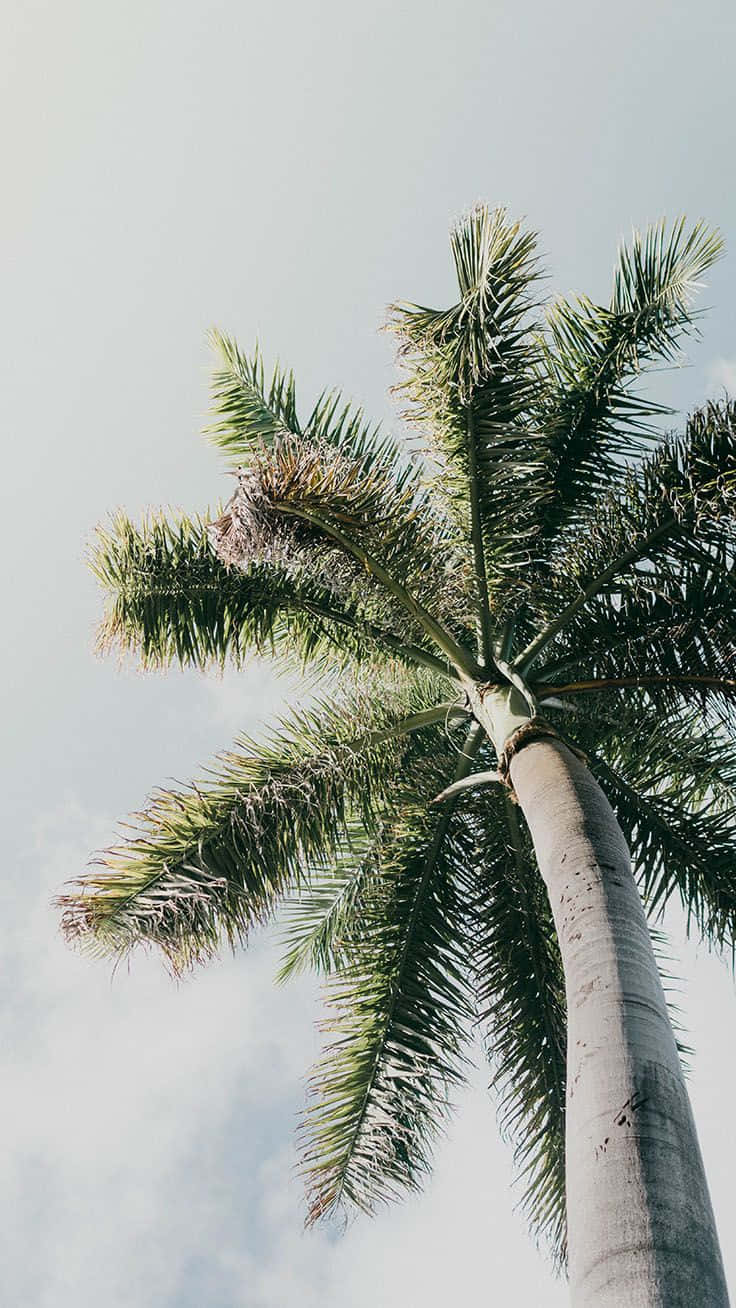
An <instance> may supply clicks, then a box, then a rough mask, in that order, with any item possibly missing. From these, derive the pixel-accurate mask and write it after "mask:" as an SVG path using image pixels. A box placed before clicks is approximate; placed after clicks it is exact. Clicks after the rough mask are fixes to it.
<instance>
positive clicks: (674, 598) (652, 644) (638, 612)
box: [537, 539, 736, 707]
mask: <svg viewBox="0 0 736 1308" xmlns="http://www.w3.org/2000/svg"><path fill="white" fill-rule="evenodd" d="M734 601H736V564H735V563H734V560H733V558H732V557H730V552H729V551H728V550H726V549H723V548H719V549H715V548H714V549H712V550H705V549H702V548H701V547H700V546H697V545H695V544H694V543H693V542H692V541H691V540H687V539H685V540H683V541H680V542H678V545H677V552H676V554H675V555H674V556H672V557H666V556H665V557H661V556H658V558H657V561H656V566H655V567H652V568H650V569H647V570H644V569H642V570H641V571H639V572H637V573H636V574H634V575H633V576H632V577H629V578H627V579H626V582H625V584H622V585H621V586H620V587H619V588H617V590H616V592H614V593H613V594H611V593H605V592H604V593H601V594H598V595H596V596H595V597H594V598H592V599H591V600H590V602H589V603H588V604H587V605H586V606H585V608H584V609H581V610H580V611H579V612H578V613H577V614H576V615H575V617H574V619H573V620H572V622H571V623H570V624H569V625H568V626H567V627H566V628H565V629H564V631H563V632H562V633H561V640H560V641H559V642H558V643H557V645H556V646H555V647H554V652H553V655H552V657H551V660H550V662H549V663H548V664H547V665H545V666H543V667H541V668H540V669H539V671H538V674H537V675H538V682H537V693H539V694H541V693H542V688H543V686H544V683H547V685H548V686H549V687H550V689H549V690H548V691H547V693H548V694H551V695H559V694H560V693H565V686H564V683H565V682H572V683H574V682H575V681H583V680H588V681H590V682H591V684H593V685H595V684H596V683H598V684H599V685H600V686H601V687H603V688H605V686H606V684H607V683H609V682H614V681H615V680H619V681H621V682H625V681H626V680H629V681H630V682H631V683H632V684H635V683H636V682H637V681H638V682H639V684H640V685H642V686H646V687H647V689H648V694H649V696H650V698H652V699H653V700H655V701H656V702H658V703H660V704H663V705H667V704H672V703H673V701H676V700H678V699H679V700H681V701H682V700H683V698H684V699H685V700H687V699H692V697H693V696H699V697H700V698H701V700H702V697H705V698H706V699H712V698H715V699H716V700H718V701H720V702H721V703H722V704H723V706H724V707H728V705H729V704H731V703H732V702H733V700H734V693H735V692H736V618H735V617H734V614H735V612H736V607H735V603H734ZM654 670H656V671H654Z"/></svg>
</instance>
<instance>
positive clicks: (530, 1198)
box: [467, 794, 566, 1262]
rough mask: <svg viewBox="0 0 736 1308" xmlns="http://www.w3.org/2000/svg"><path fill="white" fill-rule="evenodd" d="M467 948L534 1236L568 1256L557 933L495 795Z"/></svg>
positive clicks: (477, 867) (482, 836)
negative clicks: (566, 1251) (566, 1252)
mask: <svg viewBox="0 0 736 1308" xmlns="http://www.w3.org/2000/svg"><path fill="white" fill-rule="evenodd" d="M473 821H474V825H475V829H476V842H477V849H476V856H475V858H474V859H473V861H472V864H471V866H472V868H473V873H472V882H473V885H472V891H471V893H469V894H468V898H467V902H468V903H469V905H470V910H471V914H470V926H469V948H470V949H471V950H472V952H471V953H470V957H471V958H472V967H473V975H474V986H475V989H476V1003H477V1006H478V1010H479V1012H480V1020H481V1032H482V1034H483V1038H484V1043H485V1047H486V1050H487V1053H488V1057H489V1060H490V1062H491V1066H492V1068H493V1082H492V1085H493V1087H494V1089H495V1091H496V1093H497V1095H498V1098H499V1112H500V1121H501V1126H502V1129H503V1130H504V1132H505V1134H507V1135H508V1136H509V1137H510V1138H511V1139H512V1140H513V1142H514V1144H515V1159H516V1164H517V1167H518V1168H519V1180H520V1181H521V1183H522V1185H523V1196H522V1204H523V1207H524V1210H525V1211H526V1213H527V1215H528V1217H529V1220H530V1222H531V1224H532V1227H533V1229H534V1230H535V1232H536V1234H537V1236H538V1237H539V1238H540V1239H541V1240H542V1241H543V1242H545V1243H546V1244H547V1245H548V1246H549V1248H550V1250H551V1252H552V1255H553V1257H554V1258H555V1259H556V1260H557V1261H558V1262H564V1259H565V1248H566V1221H565V1045H566V1011H565V986H564V978H563V974H562V963H561V960H560V954H559V949H558V946H557V938H556V935H555V930H554V924H553V922H552V914H551V912H550V907H549V900H548V896H547V891H546V889H545V886H544V883H543V881H542V879H541V877H540V875H539V872H538V870H537V866H536V861H535V858H534V852H533V849H532V846H531V841H530V838H529V835H528V832H527V831H526V828H522V826H521V824H520V822H519V819H518V816H517V810H516V809H515V808H514V806H513V805H512V804H511V802H510V801H509V800H508V799H504V798H502V797H499V796H497V795H495V794H493V795H491V796H488V795H486V796H485V797H484V798H483V799H481V800H476V801H475V803H474V809H473Z"/></svg>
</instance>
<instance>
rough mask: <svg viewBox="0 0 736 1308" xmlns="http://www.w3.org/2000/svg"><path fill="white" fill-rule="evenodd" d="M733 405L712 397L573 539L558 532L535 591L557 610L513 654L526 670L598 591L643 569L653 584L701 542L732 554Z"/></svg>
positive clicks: (613, 589)
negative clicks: (661, 570) (548, 573)
mask: <svg viewBox="0 0 736 1308" xmlns="http://www.w3.org/2000/svg"><path fill="white" fill-rule="evenodd" d="M735 470H736V404H733V403H724V404H709V405H707V406H706V407H705V408H703V409H700V410H697V411H696V412H695V413H694V414H692V415H691V416H690V418H689V419H688V423H687V429H686V432H685V434H684V435H683V436H679V437H677V436H672V437H669V438H668V439H667V440H665V441H664V442H663V443H662V444H661V445H660V446H659V448H658V449H657V450H655V451H654V452H653V453H652V454H650V455H649V456H648V457H647V458H646V459H644V460H642V462H641V463H640V464H639V466H638V467H637V468H636V470H635V471H629V472H628V473H627V474H626V478H625V480H624V484H623V486H622V488H621V489H619V490H617V491H614V492H613V493H612V494H610V495H609V496H607V497H606V498H605V499H602V500H599V501H598V503H597V504H596V506H595V509H594V511H591V513H590V515H589V517H588V518H587V519H586V520H585V521H584V522H583V523H582V524H581V529H580V531H579V533H578V534H577V535H576V537H575V539H574V540H573V539H567V538H565V539H562V540H561V541H560V543H559V545H558V549H557V551H556V552H555V554H554V555H553V558H552V564H553V567H554V575H553V577H550V578H548V579H547V583H546V587H545V588H544V590H540V594H539V596H538V600H537V602H538V608H539V609H544V608H545V607H546V609H547V611H548V613H549V612H550V610H551V609H552V607H553V606H554V607H556V608H557V612H556V614H555V615H554V616H550V617H549V619H548V620H547V621H543V622H542V623H541V624H540V625H541V630H539V631H538V632H537V635H536V636H535V637H534V639H533V640H531V641H530V642H529V644H528V645H527V646H526V648H525V649H524V650H522V651H521V653H520V654H519V655H517V657H516V659H515V661H514V666H515V667H516V668H518V669H520V670H528V669H529V668H530V667H531V665H532V663H533V662H534V661H535V660H536V659H537V658H538V657H539V654H540V653H541V652H542V650H544V649H545V648H546V647H547V646H548V645H550V644H551V643H552V642H553V641H555V639H556V638H557V637H558V635H559V633H560V632H562V631H563V630H564V628H565V627H567V626H568V625H569V624H570V622H571V621H572V620H573V619H574V618H576V617H577V616H578V615H579V614H582V612H583V611H586V610H587V606H588V605H589V604H590V602H591V600H593V599H595V598H596V597H597V596H600V595H601V594H608V595H610V596H614V597H615V596H617V595H619V594H620V593H621V591H622V589H625V588H626V587H627V586H628V585H629V584H630V582H631V578H632V577H637V576H638V575H639V574H641V572H642V571H648V572H650V573H651V582H652V584H653V585H654V586H656V581H657V566H658V562H659V560H660V559H662V560H664V561H665V563H666V565H667V566H672V565H675V566H676V565H677V563H678V560H679V559H684V558H687V559H689V558H691V557H692V546H693V541H697V542H698V544H699V547H700V548H701V549H703V548H704V547H705V548H707V549H709V550H712V551H714V552H715V554H716V556H717V555H718V553H719V552H720V553H721V554H722V553H723V552H724V551H725V552H726V554H727V556H730V551H731V549H732V547H733V542H734V529H733V504H734V499H735V497H736V471H735Z"/></svg>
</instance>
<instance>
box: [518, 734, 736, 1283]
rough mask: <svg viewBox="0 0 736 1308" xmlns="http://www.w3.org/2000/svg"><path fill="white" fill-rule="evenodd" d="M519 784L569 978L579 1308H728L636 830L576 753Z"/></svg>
mask: <svg viewBox="0 0 736 1308" xmlns="http://www.w3.org/2000/svg"><path fill="white" fill-rule="evenodd" d="M511 778H512V781H513V785H514V789H515V791H516V794H517V797H518V800H519V804H520V806H521V808H522V810H523V812H524V816H525V818H526V820H527V823H528V825H529V829H530V831H531V835H532V839H533V841H534V848H535V850H536V854H537V859H538V861H539V867H540V870H541V873H542V876H543V877H544V880H545V883H546V885H547V889H548V891H549V896H550V901H551V905H552V911H553V914H554V920H555V924H556V927H557V934H558V937H559V942H560V949H561V952H562V960H563V965H564V970H565V983H566V992H567V1009H568V1058H567V1076H568V1085H567V1140H566V1154H567V1213H568V1228H569V1275H570V1289H571V1302H572V1304H573V1305H574V1308H726V1306H727V1305H728V1293H727V1290H726V1283H725V1278H724V1273H723V1266H722V1262H721V1255H720V1251H719V1247H718V1238H717V1235H716V1228H715V1222H714V1218H713V1211H712V1208H711V1204H710V1198H709V1195H708V1187H707V1184H706V1180H705V1174H704V1171H703V1163H702V1159H701V1155H700V1149H699V1146H698V1141H697V1136H696V1133H695V1125H694V1122H693V1117H692V1112H691V1109H690V1103H689V1100H688V1095H687V1090H686V1088H685V1083H684V1079H683V1074H682V1068H681V1065H680V1058H679V1055H678V1052H677V1047H676V1044H675V1039H674V1035H673V1032H672V1027H671V1024H670V1020H669V1016H668V1013H667V1008H666V1004H665V999H664V994H663V990H662V984H661V981H660V977H659V970H658V968H657V964H656V960H655V957H654V953H653V951H652V945H651V940H650V936H649V930H648V927H647V922H646V918H645V915H644V910H643V908H642V904H641V900H640V898H639V893H638V890H637V888H636V885H635V882H634V878H633V876H632V872H631V863H630V858H629V851H628V849H627V847H626V842H625V840H624V837H623V834H622V832H621V829H620V827H619V825H618V823H617V821H616V818H615V816H614V814H613V811H612V809H611V806H610V804H609V803H608V801H607V799H606V798H605V796H604V795H603V793H602V791H601V789H600V787H599V786H598V784H597V783H596V781H595V780H594V778H593V777H592V776H591V774H590V772H589V771H588V769H587V768H586V767H585V765H584V764H583V763H582V762H580V761H579V760H578V759H577V758H576V757H575V756H574V755H573V754H572V753H571V751H570V750H568V749H567V748H566V746H565V745H563V744H562V743H561V742H558V741H555V740H542V741H535V742H532V743H530V744H528V745H527V746H526V747H525V748H523V749H521V750H520V751H519V753H518V754H516V755H515V757H514V758H513V760H512V762H511Z"/></svg>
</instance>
